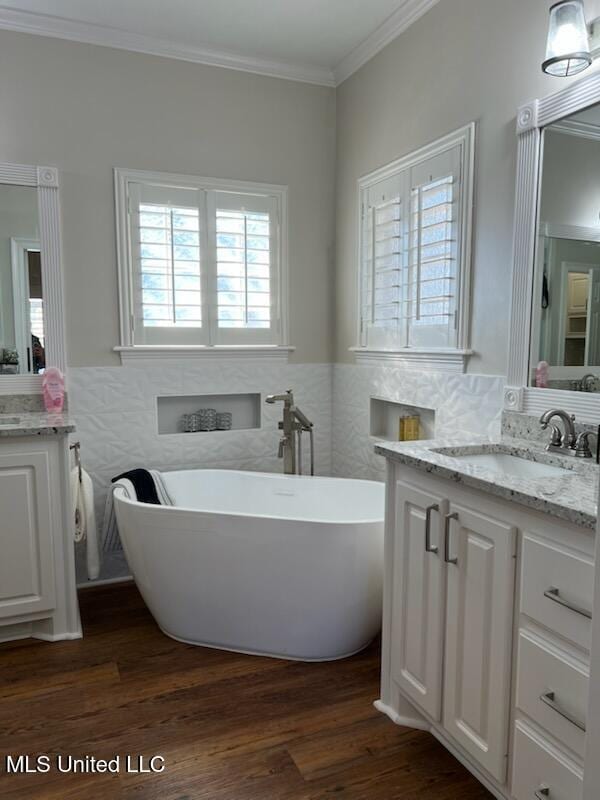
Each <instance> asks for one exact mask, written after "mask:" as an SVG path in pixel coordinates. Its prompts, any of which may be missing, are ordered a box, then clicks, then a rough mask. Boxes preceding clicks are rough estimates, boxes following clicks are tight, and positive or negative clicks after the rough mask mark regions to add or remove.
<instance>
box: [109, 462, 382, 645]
mask: <svg viewBox="0 0 600 800" xmlns="http://www.w3.org/2000/svg"><path fill="white" fill-rule="evenodd" d="M162 478H163V481H164V485H165V488H166V489H167V491H168V493H169V495H170V497H171V499H172V501H173V505H172V506H162V505H160V506H156V505H148V504H146V503H140V502H138V501H137V499H136V495H135V490H134V489H133V485H131V484H128V482H124V486H117V487H116V488H115V490H114V494H115V509H116V514H117V521H118V525H119V531H120V535H121V539H122V542H123V547H124V550H125V555H126V556H127V560H128V562H129V566H130V568H131V570H132V573H133V576H134V578H135V581H136V583H137V585H138V588H139V590H140V592H141V593H142V596H143V598H144V600H145V602H146V604H147V605H148V608H149V609H150V611H151V612H152V614H153V616H154V618H155V619H156V621H157V623H158V625H159V626H160V628H161V629H162V630H163V632H164V633H166V634H167V635H168V636H171V637H173V638H174V639H179V640H181V641H184V642H188V643H190V644H197V645H204V646H207V647H216V648H221V649H225V650H234V651H238V652H243V653H252V654H257V655H268V656H275V657H279V658H289V659H298V660H302V661H328V660H333V659H338V658H344V657H346V656H349V655H352V654H353V653H356V652H358V651H360V650H362V649H363V648H364V647H366V645H368V644H369V642H370V641H371V640H372V639H373V638H374V637H375V636H376V635H377V633H378V632H379V629H380V625H381V596H382V566H383V517H384V485H383V484H380V483H374V482H371V481H360V480H345V479H340V478H312V477H298V476H288V475H286V476H284V475H273V474H267V473H257V472H240V471H234V470H186V471H181V472H166V473H163V474H162Z"/></svg>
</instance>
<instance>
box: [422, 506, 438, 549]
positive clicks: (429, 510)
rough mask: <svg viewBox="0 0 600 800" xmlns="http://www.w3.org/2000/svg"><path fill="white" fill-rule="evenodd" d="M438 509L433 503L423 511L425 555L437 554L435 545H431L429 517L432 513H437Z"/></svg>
mask: <svg viewBox="0 0 600 800" xmlns="http://www.w3.org/2000/svg"><path fill="white" fill-rule="evenodd" d="M439 510H440V507H439V506H438V504H437V503H434V504H433V505H431V506H427V508H426V509H425V552H426V553H437V551H438V547H437V545H433V546H432V544H431V515H432V513H433V512H434V511H439Z"/></svg>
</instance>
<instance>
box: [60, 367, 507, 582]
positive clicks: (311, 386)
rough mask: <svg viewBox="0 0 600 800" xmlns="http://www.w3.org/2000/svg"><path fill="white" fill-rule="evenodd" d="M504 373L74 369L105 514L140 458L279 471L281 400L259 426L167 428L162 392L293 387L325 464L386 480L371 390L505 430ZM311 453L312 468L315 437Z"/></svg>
mask: <svg viewBox="0 0 600 800" xmlns="http://www.w3.org/2000/svg"><path fill="white" fill-rule="evenodd" d="M504 383H505V381H504V378H502V377H499V376H484V375H483V376H482V375H454V374H449V373H441V372H438V373H435V372H418V371H416V370H406V369H402V368H398V367H382V366H368V365H361V366H355V365H348V364H339V365H331V364H297V365H295V364H284V365H280V364H262V363H257V362H253V363H252V362H229V361H228V362H223V363H220V364H207V365H201V366H198V365H197V364H192V365H191V366H189V367H187V366H185V365H173V364H172V362H165V363H164V364H157V365H154V366H152V367H141V366H136V367H103V368H98V369H95V368H87V367H86V368H74V369H71V370H70V371H69V402H70V408H71V411H72V413H73V415H74V417H75V420H76V422H77V434H76V435H77V437H78V438H79V439H80V440H81V443H82V458H83V462H84V465H85V467H86V469H87V470H88V471H89V472H90V473H91V474H92V478H93V480H94V486H95V489H96V509H97V514H98V519H99V522H101V519H102V516H101V513H102V511H103V509H104V502H105V497H106V493H107V490H108V486H109V483H110V479H111V478H112V477H113V476H115V475H116V474H118V473H119V472H123V471H125V470H127V469H131V468H133V467H138V466H146V467H151V468H152V467H153V468H156V469H162V470H174V469H193V468H213V469H216V468H219V469H244V470H256V471H265V472H280V471H281V461H280V460H279V459H277V457H276V455H277V444H278V440H279V436H280V433H279V431H278V429H277V423H278V421H279V420H280V419H281V406H280V405H279V404H277V405H266V404H265V403H264V402H262V403H261V427H260V429H257V430H250V431H231V432H227V433H211V434H197V435H192V434H188V435H167V436H159V435H158V432H157V420H156V398H157V396H159V395H188V394H189V395H199V394H227V393H248V392H258V393H260V394H261V395H262V397H263V400H264V397H265V396H266V395H267V394H274V393H280V392H283V391H285V390H286V389H293V390H294V395H295V398H296V401H297V403H298V405H299V406H300V407H301V408H302V410H303V411H304V412H305V413H306V414H307V416H308V417H309V418H311V419H312V420H313V422H314V423H315V445H316V459H315V460H316V470H317V473H318V474H320V475H331V474H334V475H338V476H342V477H354V478H365V479H369V480H384V478H385V461H384V459H383V458H382V457H380V456H377V455H375V453H374V451H373V446H374V443H375V440H374V439H373V437H371V436H370V435H369V429H370V421H369V412H370V399H371V397H382V398H384V399H388V400H394V401H396V402H399V403H404V404H407V405H416V406H422V407H426V408H432V409H434V410H435V413H436V435H439V436H447V435H453V434H458V435H460V434H462V433H464V434H468V433H482V434H487V435H492V436H493V435H497V434H498V433H499V431H500V415H501V409H502V390H503V387H504ZM332 409H334V413H332ZM304 453H305V465H306V469H308V437H305V438H304ZM78 563H81V559H79V562H78ZM123 563H124V562H123V561H122V560H121V559H118V558H117V559H112V560H110V561H109V563H108V567H109V574H108V575H107V574H105V573H104V572H103V574H102V577H112V573H110V569H116V568H117V567H119V565H120V567H119V568H120V569H122V568H123V567H122V565H123ZM115 565H117V567H115ZM80 577H81V575H80Z"/></svg>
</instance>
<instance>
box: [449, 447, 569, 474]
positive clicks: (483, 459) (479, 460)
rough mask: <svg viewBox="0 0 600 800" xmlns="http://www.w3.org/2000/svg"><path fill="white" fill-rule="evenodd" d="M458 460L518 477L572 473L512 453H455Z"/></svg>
mask: <svg viewBox="0 0 600 800" xmlns="http://www.w3.org/2000/svg"><path fill="white" fill-rule="evenodd" d="M452 458H455V459H456V460H457V461H462V462H463V463H465V464H472V465H473V466H474V467H482V468H483V469H487V470H490V471H491V472H498V473H502V474H503V475H512V476H513V477H516V478H532V479H534V480H535V479H536V478H559V477H561V476H567V475H572V474H573V473H572V472H571V471H570V470H568V469H563V468H562V467H555V466H554V465H552V464H540V463H539V462H537V461H530V460H529V459H527V458H521V457H520V456H515V455H511V454H510V453H470V454H468V455H460V456H455V455H453V456H452Z"/></svg>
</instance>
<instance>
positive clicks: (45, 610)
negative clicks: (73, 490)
mask: <svg viewBox="0 0 600 800" xmlns="http://www.w3.org/2000/svg"><path fill="white" fill-rule="evenodd" d="M80 635H81V627H80V622H79V613H78V606H77V597H76V589H75V573H74V560H73V532H72V520H71V514H70V500H69V486H68V447H67V438H66V435H61V434H50V435H36V436H10V437H9V436H3V437H1V438H0V641H7V640H10V639H15V638H23V637H26V636H34V637H37V638H42V639H47V640H50V641H54V640H57V639H65V638H76V637H77V636H80Z"/></svg>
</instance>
